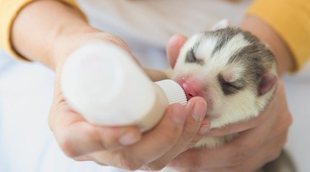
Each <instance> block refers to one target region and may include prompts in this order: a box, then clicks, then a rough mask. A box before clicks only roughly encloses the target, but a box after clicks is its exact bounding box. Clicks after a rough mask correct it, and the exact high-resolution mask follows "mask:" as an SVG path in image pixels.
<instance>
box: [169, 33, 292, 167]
mask: <svg viewBox="0 0 310 172" xmlns="http://www.w3.org/2000/svg"><path fill="white" fill-rule="evenodd" d="M185 41H186V38H185V37H184V36H182V35H175V36H173V37H172V38H171V40H170V42H169V44H168V48H167V50H168V57H169V61H170V64H171V66H174V64H175V61H176V59H177V56H178V52H179V49H180V47H181V46H182V45H183V44H184V42H185ZM291 122H292V117H291V114H290V112H289V110H288V107H287V104H286V97H285V91H284V87H283V83H282V81H279V82H278V86H277V90H276V92H275V95H274V97H273V99H272V101H271V102H270V104H269V105H268V106H267V107H266V109H265V110H264V111H263V112H262V113H261V114H260V115H259V116H258V117H257V118H253V119H251V120H249V121H246V122H241V123H239V124H232V125H229V126H227V127H224V128H220V129H214V130H213V129H211V131H209V132H208V133H207V134H205V136H224V135H227V134H232V133H240V134H239V136H238V137H237V138H236V139H234V140H233V141H232V142H230V143H228V144H225V145H224V146H222V147H218V148H215V149H208V148H192V149H189V150H187V151H186V152H184V153H182V154H180V155H179V156H177V157H176V158H175V159H174V160H173V161H172V162H171V163H170V164H169V166H171V167H173V168H175V169H177V170H178V171H180V172H183V171H184V172H189V171H193V172H194V171H195V172H200V171H208V172H217V171H230V172H249V171H255V170H257V169H258V168H260V167H261V166H263V165H264V164H266V163H267V162H270V161H272V160H274V159H275V158H277V157H278V155H279V154H280V152H281V150H282V148H283V146H284V144H285V142H286V138H287V134H288V128H289V126H290V124H291Z"/></svg>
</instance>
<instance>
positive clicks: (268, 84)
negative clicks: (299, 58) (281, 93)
mask: <svg viewBox="0 0 310 172" xmlns="http://www.w3.org/2000/svg"><path fill="white" fill-rule="evenodd" d="M277 81H278V77H277V76H276V75H274V74H270V73H266V74H264V75H263V76H262V78H261V80H260V82H259V85H258V95H259V96H262V95H264V94H266V93H268V92H269V91H270V90H271V89H272V88H273V87H275V86H276V85H277Z"/></svg>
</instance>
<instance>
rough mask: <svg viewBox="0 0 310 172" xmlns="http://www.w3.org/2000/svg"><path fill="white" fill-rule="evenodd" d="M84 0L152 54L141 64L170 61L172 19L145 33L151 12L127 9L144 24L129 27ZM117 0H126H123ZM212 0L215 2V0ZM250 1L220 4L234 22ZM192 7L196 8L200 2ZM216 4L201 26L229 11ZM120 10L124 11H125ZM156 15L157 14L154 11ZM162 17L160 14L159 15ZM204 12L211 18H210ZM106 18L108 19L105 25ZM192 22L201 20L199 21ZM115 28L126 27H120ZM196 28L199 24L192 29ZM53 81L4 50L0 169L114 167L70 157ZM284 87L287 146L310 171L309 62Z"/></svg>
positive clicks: (93, 15)
mask: <svg viewBox="0 0 310 172" xmlns="http://www.w3.org/2000/svg"><path fill="white" fill-rule="evenodd" d="M93 1H94V2H95V1H96V0H93ZM82 2H87V1H81V3H80V4H81V5H82V7H83V10H84V11H85V12H86V13H87V16H88V17H89V19H90V22H91V23H92V24H93V25H95V26H97V27H99V28H105V30H106V31H113V32H114V33H116V34H117V35H120V36H121V37H122V38H124V39H125V40H126V42H127V43H129V44H130V45H136V46H134V47H131V49H132V50H133V51H134V52H136V55H137V57H148V58H142V59H140V61H141V62H142V63H143V64H145V65H147V66H152V67H155V68H165V67H167V66H168V65H167V63H166V62H165V52H164V51H162V48H163V47H158V45H159V44H160V43H161V42H163V41H166V40H165V39H163V40H161V39H159V38H161V37H169V36H171V34H172V33H171V32H170V30H169V27H170V25H169V20H168V19H167V20H166V23H164V24H163V28H165V27H166V28H165V29H166V30H167V34H166V35H161V36H160V37H159V36H158V35H156V34H148V35H144V34H141V33H144V32H142V31H143V29H144V30H146V31H148V30H151V31H152V32H154V33H157V31H158V30H156V29H157V28H156V29H154V26H153V25H151V24H153V23H152V22H149V20H148V19H147V20H143V21H146V23H138V22H140V21H139V19H141V18H143V17H147V16H143V15H138V16H139V18H136V17H135V16H130V15H131V14H132V13H133V12H135V13H140V12H139V11H138V10H137V11H135V10H129V11H127V12H128V15H126V20H127V19H128V18H129V17H131V19H132V21H131V24H133V25H137V23H138V24H140V25H139V26H143V27H140V28H139V29H140V30H135V29H132V30H130V29H129V28H130V27H128V28H126V27H124V26H123V25H120V23H121V21H122V20H123V19H124V18H118V19H117V20H118V22H119V23H118V22H116V21H115V18H110V17H109V16H108V15H104V14H103V13H104V12H105V11H109V9H105V10H104V8H107V6H106V5H105V4H103V3H102V4H101V6H87V3H85V4H82ZM96 2H99V1H96ZM111 2H112V1H111ZM113 2H115V1H113ZM119 2H124V3H125V1H119ZM136 2H138V1H136ZM149 2H150V3H151V2H152V1H149ZM153 2H154V1H153ZM162 2H163V3H165V2H164V1H162ZM204 2H207V1H204ZM208 2H210V3H212V2H211V1H208ZM219 2H221V1H219ZM188 3H189V4H190V3H191V1H188ZM249 3H250V1H249V0H247V1H244V3H243V4H241V5H240V6H238V9H236V10H232V8H236V6H234V5H227V6H223V4H218V5H219V6H220V7H221V9H222V11H225V16H229V17H230V20H231V21H232V23H234V24H236V23H237V21H240V20H241V17H242V16H243V12H244V9H245V7H246V6H248V5H249ZM98 4H99V3H98ZM154 4H155V3H154ZM219 6H218V7H219ZM153 7H154V6H150V9H148V10H146V11H149V12H150V13H152V12H154V14H156V11H152V10H153ZM170 7H173V8H176V9H177V8H180V9H182V8H181V7H178V6H168V5H167V9H166V10H167V11H169V10H170ZM189 9H192V10H196V8H189ZM217 9H218V8H217V7H214V8H212V9H211V10H213V11H210V13H212V14H213V16H208V15H205V16H202V17H201V18H198V19H197V20H202V21H208V22H209V23H205V25H206V26H205V27H204V26H202V27H203V28H210V27H207V26H210V25H212V24H214V23H215V22H216V21H218V20H219V19H223V18H224V17H225V16H223V15H222V14H221V11H219V10H217ZM122 10H124V9H122ZM236 11H237V12H236ZM122 12H124V14H125V12H126V11H122ZM180 14H182V15H183V14H184V16H182V17H183V18H186V14H185V13H183V11H182V12H181V13H180ZM149 15H151V14H149ZM191 15H192V13H191V11H189V12H188V16H187V17H190V16H191ZM98 16H101V18H98ZM107 16H108V17H107ZM152 17H153V18H152V19H154V17H155V15H154V16H152ZM161 17H162V16H159V17H158V20H159V19H160V18H161ZM195 17H196V16H195ZM206 17H209V18H207V19H206ZM102 21H105V22H106V23H109V24H110V25H106V23H104V22H102ZM141 21H142V19H141ZM122 22H123V21H122ZM178 22H180V23H177V24H180V25H178V26H186V25H187V21H186V20H184V21H181V20H180V21H178ZM194 23H195V24H202V23H201V22H194ZM127 24H128V23H127ZM148 24H150V25H148ZM183 24H184V25H183ZM117 28H121V29H122V30H117ZM180 29H184V31H183V30H180V33H184V32H186V29H189V28H186V27H180ZM124 31H126V32H124ZM195 32H196V30H188V33H195ZM122 33H123V35H122ZM124 34H125V35H124ZM129 35H134V36H136V37H137V38H139V39H138V40H140V41H141V40H143V39H144V40H146V38H147V39H148V40H152V41H153V43H154V44H152V45H148V44H146V43H145V42H139V41H138V42H135V41H137V40H135V41H133V39H131V37H130V36H129ZM150 47H157V48H158V49H155V50H154V49H152V48H150ZM159 58H160V60H159ZM146 59H147V60H146ZM53 84H54V73H53V72H52V71H51V70H50V69H47V68H46V67H44V66H42V65H40V64H38V63H26V62H17V61H15V60H13V59H12V58H10V57H8V56H7V55H6V54H5V53H4V52H3V51H1V50H0V172H57V171H63V169H68V170H67V171H75V172H78V171H79V172H88V171H91V172H97V171H98V172H99V171H100V172H102V171H107V172H110V170H108V169H103V168H99V167H98V166H94V164H93V163H91V162H75V161H73V160H71V159H69V158H67V157H66V156H64V155H63V153H62V152H61V150H60V149H59V147H58V146H57V144H56V143H55V140H54V138H53V135H52V134H51V132H50V130H49V127H48V113H49V107H50V104H51V100H52V96H53ZM285 87H286V90H287V97H288V98H287V99H288V103H289V107H290V110H291V112H292V114H293V117H294V122H293V125H292V127H291V129H290V134H289V138H288V142H287V145H286V148H287V150H288V151H289V152H290V153H291V155H292V157H293V159H294V161H295V163H296V166H297V168H298V169H299V172H310V163H309V162H310V147H309V145H310V136H309V133H308V132H309V131H310V125H309V122H310V65H308V66H306V67H305V69H304V70H302V71H300V72H299V73H298V74H297V75H292V76H286V77H285ZM60 169H61V170H60ZM90 169H91V170H90Z"/></svg>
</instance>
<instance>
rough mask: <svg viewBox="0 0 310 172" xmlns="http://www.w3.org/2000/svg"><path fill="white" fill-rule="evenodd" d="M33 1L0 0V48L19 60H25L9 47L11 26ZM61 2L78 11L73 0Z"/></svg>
mask: <svg viewBox="0 0 310 172" xmlns="http://www.w3.org/2000/svg"><path fill="white" fill-rule="evenodd" d="M34 1H35V0H0V48H1V49H3V50H5V51H6V52H7V53H8V54H9V55H11V56H12V57H15V58H16V59H19V60H26V59H25V58H23V57H22V56H20V55H19V54H18V53H17V52H16V51H15V50H14V48H13V47H12V45H11V40H10V38H11V26H12V24H13V22H14V20H15V18H16V16H17V15H18V13H19V11H21V9H23V8H24V7H25V6H27V5H28V4H30V3H31V2H34ZM62 2H64V3H66V4H68V5H70V6H72V7H74V8H76V9H79V8H78V6H77V4H76V2H75V0H63V1H62Z"/></svg>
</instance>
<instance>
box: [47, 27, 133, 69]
mask: <svg viewBox="0 0 310 172" xmlns="http://www.w3.org/2000/svg"><path fill="white" fill-rule="evenodd" d="M92 41H105V42H111V43H113V44H116V45H117V46H120V47H121V48H122V49H125V50H127V51H128V52H130V51H129V48H128V46H127V44H126V43H125V42H123V41H122V40H121V39H120V38H118V37H117V36H115V35H112V34H110V33H107V32H102V31H99V30H97V29H94V28H92V27H85V28H81V29H80V30H79V31H76V32H70V34H67V33H63V34H60V35H58V36H57V38H56V39H55V42H54V43H53V45H54V47H52V55H51V58H52V60H51V62H52V64H51V66H52V68H53V69H56V68H57V67H61V66H62V65H63V63H64V62H65V61H66V59H67V58H68V57H69V55H70V54H71V53H72V52H73V51H74V50H76V49H78V48H79V47H81V46H83V45H85V44H87V43H89V42H92Z"/></svg>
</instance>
